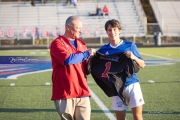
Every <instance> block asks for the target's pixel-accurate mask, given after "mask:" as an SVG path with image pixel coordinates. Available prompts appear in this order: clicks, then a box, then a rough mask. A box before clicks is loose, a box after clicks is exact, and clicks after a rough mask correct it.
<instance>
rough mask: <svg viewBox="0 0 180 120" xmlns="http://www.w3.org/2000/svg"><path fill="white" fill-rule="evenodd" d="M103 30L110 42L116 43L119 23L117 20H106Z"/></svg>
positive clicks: (119, 27) (118, 37) (119, 30)
mask: <svg viewBox="0 0 180 120" xmlns="http://www.w3.org/2000/svg"><path fill="white" fill-rule="evenodd" d="M105 30H106V33H107V35H108V37H109V39H110V42H111V43H112V42H114V43H117V42H118V41H119V40H120V32H121V25H120V23H119V22H118V21H117V20H115V19H112V20H108V21H107V22H106V24H105Z"/></svg>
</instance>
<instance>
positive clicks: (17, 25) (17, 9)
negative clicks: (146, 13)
mask: <svg viewBox="0 0 180 120" xmlns="http://www.w3.org/2000/svg"><path fill="white" fill-rule="evenodd" d="M98 4H99V5H100V6H101V8H102V7H103V6H104V5H107V6H108V8H109V11H110V13H109V16H104V17H98V16H89V15H88V13H89V12H94V13H95V12H96V6H97V5H98ZM71 15H76V16H79V17H80V18H81V19H82V21H83V34H82V37H99V36H107V35H106V32H105V30H104V24H105V22H106V21H107V20H109V19H117V20H119V21H120V22H121V23H122V36H133V35H136V36H144V35H145V34H146V33H145V31H146V30H145V29H144V27H143V24H144V23H142V22H141V21H140V16H139V14H138V12H137V9H136V6H135V5H134V1H133V0H128V1H126V0H121V1H114V2H112V0H106V1H101V2H98V1H89V2H83V1H82V2H80V3H78V6H77V7H74V6H65V5H64V4H63V3H58V4H56V3H50V2H49V3H46V4H45V5H41V4H36V6H31V5H30V3H29V2H26V3H21V2H19V3H14V4H2V5H0V27H4V28H5V29H6V27H14V30H17V31H15V33H16V34H15V35H17V34H20V35H19V38H20V39H21V36H22V35H21V34H22V33H21V31H22V27H28V28H32V27H37V28H38V29H39V32H40V34H41V32H42V30H41V28H42V27H45V28H46V30H47V31H49V32H51V28H52V27H55V26H56V27H58V33H59V34H63V31H64V23H65V20H66V18H67V17H68V16H71Z"/></svg>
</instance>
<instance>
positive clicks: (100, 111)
mask: <svg viewBox="0 0 180 120" xmlns="http://www.w3.org/2000/svg"><path fill="white" fill-rule="evenodd" d="M0 112H15V113H29V112H56V109H32V108H0ZM91 113H114V111H113V110H91ZM127 113H132V112H131V111H127ZM143 114H180V112H170V111H143Z"/></svg>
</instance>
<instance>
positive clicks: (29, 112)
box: [0, 48, 180, 120]
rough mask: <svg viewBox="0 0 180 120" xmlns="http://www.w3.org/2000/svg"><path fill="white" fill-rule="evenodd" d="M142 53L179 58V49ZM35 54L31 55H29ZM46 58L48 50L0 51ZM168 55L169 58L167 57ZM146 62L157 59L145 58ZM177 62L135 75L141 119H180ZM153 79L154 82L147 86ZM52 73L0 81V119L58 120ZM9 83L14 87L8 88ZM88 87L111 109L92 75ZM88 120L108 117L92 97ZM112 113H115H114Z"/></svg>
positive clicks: (108, 101)
mask: <svg viewBox="0 0 180 120" xmlns="http://www.w3.org/2000/svg"><path fill="white" fill-rule="evenodd" d="M139 51H140V52H141V53H146V54H151V55H156V56H161V57H166V58H171V59H180V48H139ZM31 52H34V54H31ZM43 52H47V54H44V53H43ZM41 53H43V55H44V56H48V55H49V51H48V50H30V51H29V50H24V52H23V51H22V50H17V51H13V52H12V51H0V56H5V55H33V56H34V55H42V54H41ZM168 54H169V55H168ZM143 58H144V59H145V60H147V59H158V58H155V57H149V56H144V55H143ZM179 68H180V62H178V63H175V64H172V65H164V66H146V67H145V68H144V69H141V70H140V71H139V72H138V77H139V79H140V84H141V88H142V92H143V97H144V100H145V105H144V106H143V118H144V120H178V119H179V118H180V107H179V103H180V99H179V91H180V87H179V86H180V75H179V73H180V69H179ZM148 80H154V81H155V83H154V84H152V83H149V82H148ZM45 82H51V72H50V71H49V72H43V73H35V74H29V75H23V76H20V77H18V79H17V80H5V79H3V80H0V98H1V99H0V118H1V119H2V120H57V119H59V116H58V114H57V112H56V110H55V107H54V103H53V102H52V101H51V100H50V98H51V86H46V85H45ZM10 83H15V84H16V86H14V87H10V86H9V85H10ZM88 85H89V87H90V88H91V90H92V91H93V92H94V93H95V94H96V95H97V96H98V97H99V99H100V100H101V101H102V102H103V103H104V105H106V107H107V108H108V109H109V110H110V111H111V112H112V113H113V111H112V109H111V98H109V97H107V96H106V95H105V94H104V93H103V91H102V90H101V89H100V88H99V87H98V86H97V85H96V83H95V82H94V80H93V79H92V77H91V75H89V76H88ZM90 100H91V109H92V111H91V120H108V117H107V116H106V115H105V114H104V113H103V111H102V110H101V109H100V108H99V107H98V105H97V104H96V102H95V101H94V100H93V99H92V98H91V99H90ZM113 114H114V113H113ZM127 120H132V113H131V110H130V109H129V110H128V111H127Z"/></svg>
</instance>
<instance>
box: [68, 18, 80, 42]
mask: <svg viewBox="0 0 180 120" xmlns="http://www.w3.org/2000/svg"><path fill="white" fill-rule="evenodd" d="M68 27H69V35H70V37H71V38H73V39H76V38H79V36H80V34H81V32H82V31H81V30H82V22H81V21H80V20H75V21H74V22H73V24H69V25H68Z"/></svg>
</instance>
